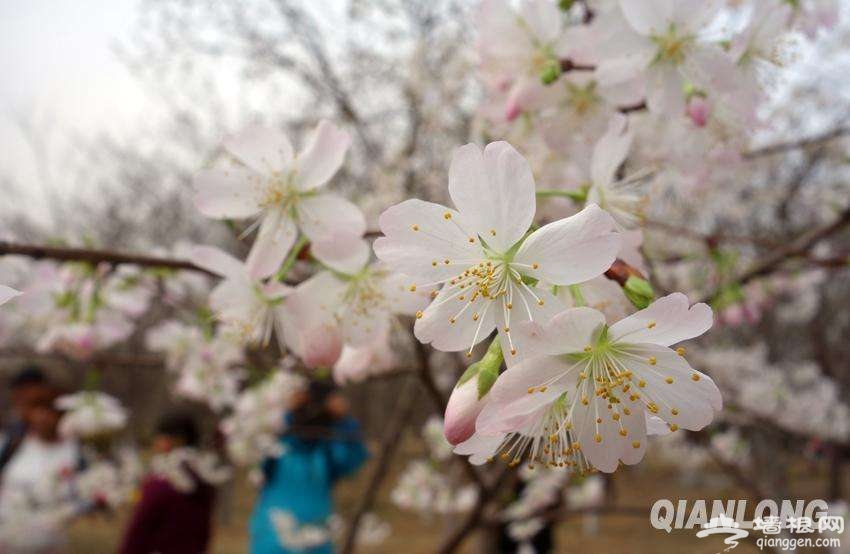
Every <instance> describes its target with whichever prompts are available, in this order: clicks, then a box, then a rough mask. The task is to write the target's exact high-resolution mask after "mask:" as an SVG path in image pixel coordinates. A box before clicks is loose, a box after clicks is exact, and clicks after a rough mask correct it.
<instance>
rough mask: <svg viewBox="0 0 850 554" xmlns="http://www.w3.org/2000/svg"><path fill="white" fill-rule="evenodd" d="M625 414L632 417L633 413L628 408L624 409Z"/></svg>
mask: <svg viewBox="0 0 850 554" xmlns="http://www.w3.org/2000/svg"><path fill="white" fill-rule="evenodd" d="M623 413H624V414H626V415H632V411H631V410H630V409H628V408H623Z"/></svg>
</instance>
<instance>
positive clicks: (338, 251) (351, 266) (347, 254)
mask: <svg viewBox="0 0 850 554" xmlns="http://www.w3.org/2000/svg"><path fill="white" fill-rule="evenodd" d="M310 252H311V253H312V254H313V256H315V258H316V259H317V260H319V261H320V262H322V263H323V264H325V265H326V266H328V267H330V268H331V269H335V270H336V271H339V272H340V273H345V274H346V275H354V274H355V273H357V272H358V271H360V270H361V269H363V267H364V266H365V265H366V264H367V263H368V262H369V254H370V253H371V250H370V249H369V243H367V242H366V241H365V240H363V239H362V238H360V237H358V236H356V235H350V234H343V235H341V236H337V237H333V238H330V239H326V240H321V241H316V242H313V243H311V244H310Z"/></svg>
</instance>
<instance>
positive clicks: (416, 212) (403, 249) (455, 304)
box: [374, 142, 620, 356]
mask: <svg viewBox="0 0 850 554" xmlns="http://www.w3.org/2000/svg"><path fill="white" fill-rule="evenodd" d="M449 194H450V195H451V197H452V200H453V201H454V204H455V206H456V207H457V210H453V209H450V208H446V207H444V206H441V205H439V204H434V203H430V202H423V201H421V200H406V201H405V202H402V203H401V204H398V205H396V206H393V207H391V208H389V209H388V210H386V211H385V212H384V213H383V214H382V215H381V217H380V220H379V223H380V225H381V230H382V231H383V233H384V235H385V236H384V237H381V238H379V239H377V240H376V241H375V244H374V249H375V253H376V254H377V256H378V258H379V259H380V260H381V261H383V262H385V263H386V264H387V265H388V266H389V267H391V268H393V269H395V270H397V271H399V272H401V273H404V274H407V275H410V276H411V278H412V279H415V281H414V282H412V283H411V284H410V286H409V290H410V291H412V292H415V291H416V290H418V289H419V287H430V286H435V285H443V286H442V288H441V289H440V291H439V292H438V293H436V294H435V295H434V300H433V302H432V303H431V304H430V305H429V306H428V307H427V308H426V309H425V310H424V311H423V312H421V313H419V314H417V318H418V319H417V322H416V325H415V328H414V332H415V334H416V337H417V338H418V339H419V340H420V341H422V342H424V343H428V344H431V345H432V346H433V347H434V348H437V349H439V350H445V351H458V350H466V351H467V353H468V354H470V355H471V351H472V347H473V346H475V344H477V343H478V342H480V341H482V340H484V339H485V338H486V337H487V336H488V335H489V334H490V332H491V331H492V330H493V329H494V328H497V329H498V331H499V335H500V337H501V340H502V342H503V345H502V347H503V349H504V350H505V352H506V353H510V355H511V356H515V355H516V354H517V352H518V345H516V344H515V343H514V340H513V338H512V335H511V326H513V325H517V324H519V323H522V322H524V321H534V320H545V319H548V317H551V315H553V314H554V313H557V312H558V311H559V308H560V307H561V306H560V302H558V300H557V299H556V298H555V297H554V296H553V295H552V294H551V292H549V291H548V290H546V289H544V288H541V287H535V286H534V283H536V282H539V281H544V282H546V283H549V284H552V285H570V284H574V283H578V282H581V281H585V280H588V279H590V278H592V277H595V276H596V275H599V274H601V273H602V272H603V271H605V270H606V269H607V268H608V267H609V266H610V265H611V262H613V260H614V257H615V255H616V252H617V250H618V248H619V243H620V241H619V237H618V235H617V233H615V232H614V231H613V227H614V222H613V220H612V219H611V216H609V215H608V214H606V213H605V212H604V211H603V210H601V209H600V208H599V207H598V206H595V205H590V206H588V207H587V208H585V209H584V210H582V211H581V212H579V213H578V214H576V215H574V216H571V217H568V218H565V219H561V220H559V221H555V222H553V223H549V224H548V225H544V226H543V227H541V228H540V229H537V230H536V231H534V232H532V233H531V234H529V235H526V233H527V231H528V230H529V227H530V226H531V224H532V220H533V218H534V212H535V208H536V202H535V191H534V178H533V176H532V175H531V170H530V168H529V167H528V163H527V162H526V161H525V160H524V159H523V157H522V156H520V155H519V153H518V152H517V151H516V150H514V149H513V147H512V146H510V145H509V144H507V143H505V142H495V143H491V144H489V145H488V146H487V147H486V148H485V149H484V150H483V152H482V150H481V149H480V148H479V147H478V146H476V145H474V144H469V145H466V146H463V147H461V148H459V149H457V150H456V151H455V154H454V157H453V159H452V164H451V168H450V169H449Z"/></svg>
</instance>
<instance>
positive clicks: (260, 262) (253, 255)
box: [245, 209, 298, 279]
mask: <svg viewBox="0 0 850 554" xmlns="http://www.w3.org/2000/svg"><path fill="white" fill-rule="evenodd" d="M297 234H298V230H297V229H296V228H295V223H294V222H293V221H292V219H291V218H290V217H289V216H288V214H286V213H284V212H283V210H280V209H272V210H269V211H267V212H266V214H265V216H263V222H262V223H261V224H260V231H259V232H258V233H257V238H256V239H255V240H254V244H253V246H251V252H250V253H249V254H248V259H247V260H246V262H245V263H246V265H247V266H248V270H249V272H250V275H251V277H253V278H255V279H261V278H264V277H268V276H270V275H273V274H274V273H275V272H276V271H277V270H278V269H280V266H281V264H282V263H283V260H285V259H286V255H287V254H289V250H290V249H291V248H292V245H293V244H294V243H295V236H296V235H297Z"/></svg>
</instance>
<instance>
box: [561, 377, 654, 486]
mask: <svg viewBox="0 0 850 554" xmlns="http://www.w3.org/2000/svg"><path fill="white" fill-rule="evenodd" d="M585 395H586V396H587V397H588V399H590V402H589V404H588V405H587V406H585V405H583V404H581V402H576V405H575V407H574V408H573V417H572V424H573V429H574V432H575V433H576V434H577V437H578V440H579V442H580V443H581V450H582V452H583V453H584V456H585V457H586V458H587V460H588V462H590V463H591V464H592V465H593V466H594V467H596V468H598V469H599V470H600V471H604V472H606V473H610V472H612V471H614V470H616V469H617V466H618V465H619V461H620V460H622V461H623V462H625V463H628V464H634V463H637V462H639V461H640V460H641V459H642V458H643V455H644V453H645V452H646V421H645V418H644V415H643V410H642V409H641V407H640V406H637V405H634V404H632V403H631V402H630V401H629V400H628V398H626V399H625V401H624V402H623V403H621V404H609V403H608V400H606V399H604V398H602V397H600V396H596V395H595V394H593V391H592V388H591V390H590V391H589V392H585ZM609 406H611V407H610V408H609ZM625 408H628V410H629V414H628V415H627V414H626V412H625V410H624V409H625ZM615 413H616V414H618V416H616V417H618V419H614V417H615V416H614V414H615ZM621 430H622V431H625V433H626V434H625V435H622V434H621ZM635 445H637V448H636V447H635Z"/></svg>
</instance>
